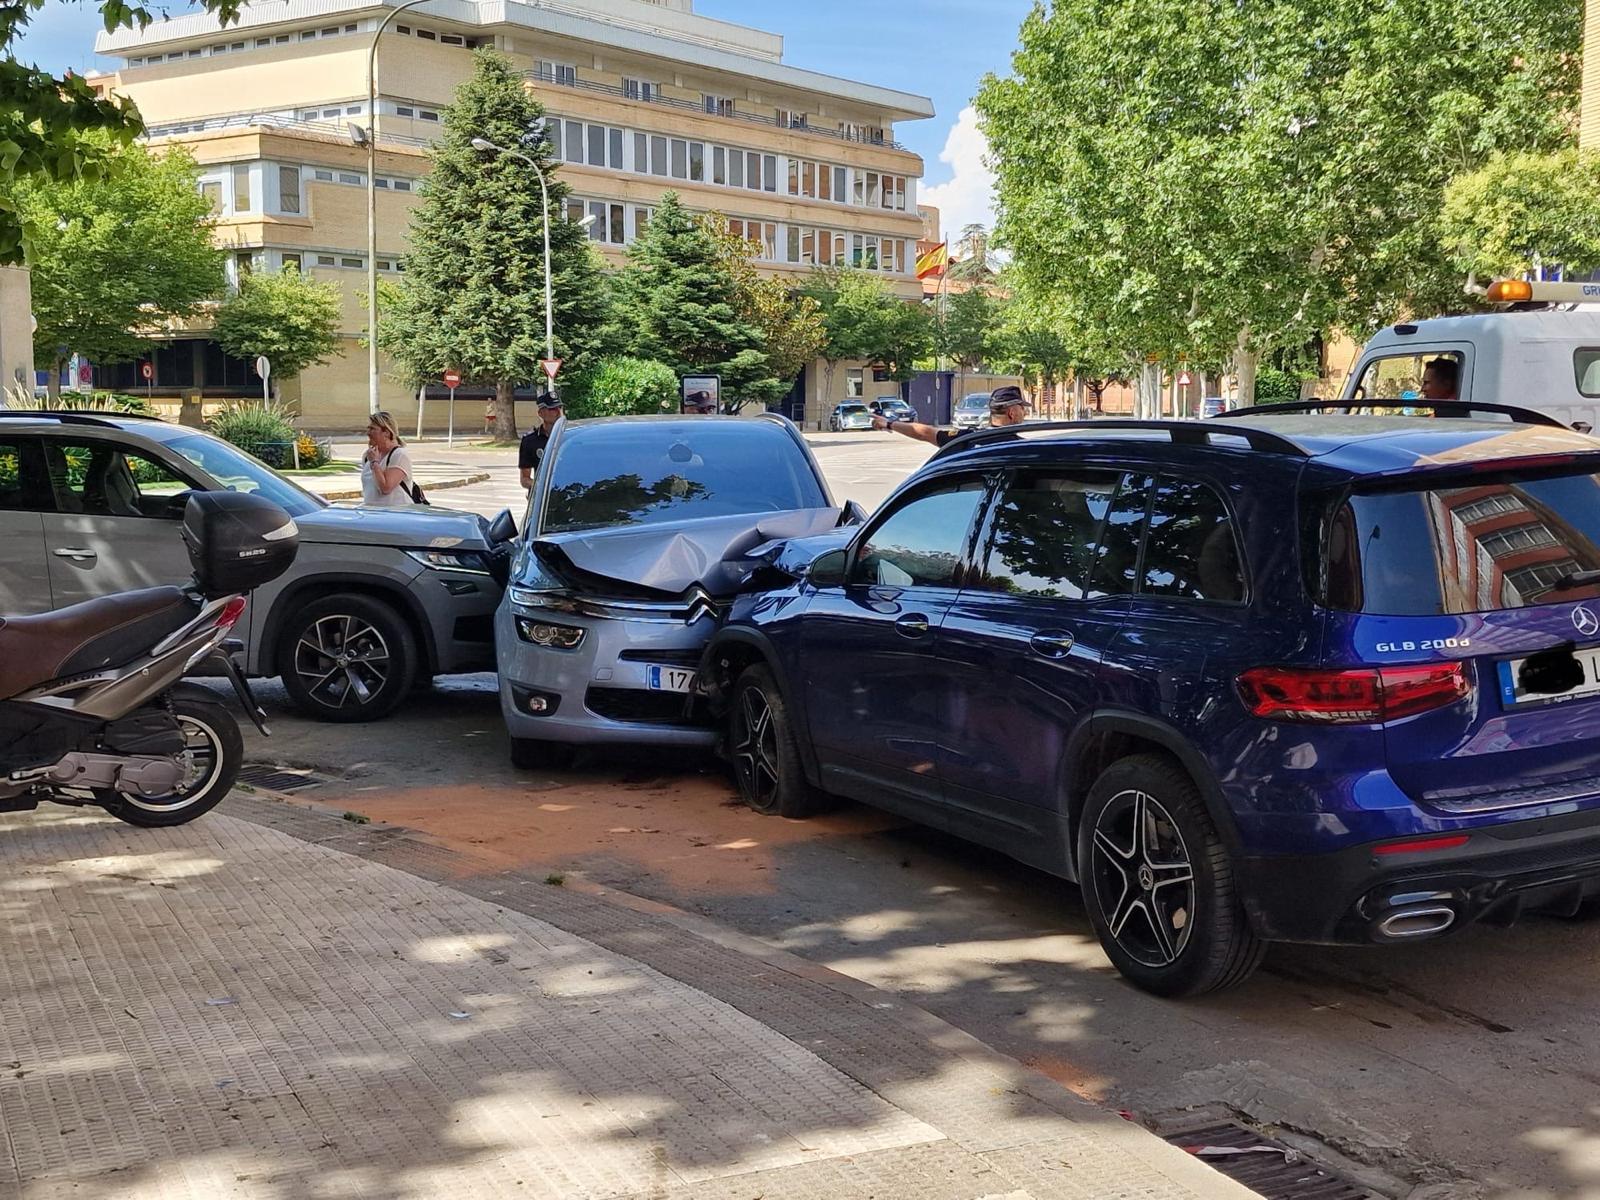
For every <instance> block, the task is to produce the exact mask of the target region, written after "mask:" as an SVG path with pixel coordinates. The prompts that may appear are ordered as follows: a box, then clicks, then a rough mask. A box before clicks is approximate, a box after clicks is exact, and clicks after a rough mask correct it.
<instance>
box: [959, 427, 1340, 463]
mask: <svg viewBox="0 0 1600 1200" xmlns="http://www.w3.org/2000/svg"><path fill="white" fill-rule="evenodd" d="M1113 429H1130V430H1137V431H1140V432H1143V433H1164V434H1166V435H1167V436H1168V437H1169V438H1171V440H1172V441H1173V442H1176V443H1178V444H1180V445H1191V446H1192V445H1206V444H1209V443H1210V441H1211V439H1212V437H1213V436H1218V435H1220V436H1222V437H1227V438H1239V439H1241V440H1243V441H1244V443H1245V444H1246V445H1247V446H1249V447H1250V449H1252V450H1259V451H1262V452H1264V453H1267V454H1292V455H1294V456H1296V457H1298V458H1307V457H1309V456H1310V452H1309V451H1308V450H1306V449H1305V447H1303V446H1299V445H1296V444H1295V443H1294V442H1292V441H1290V440H1289V439H1288V438H1286V437H1284V436H1283V435H1282V434H1281V433H1272V432H1270V431H1268V430H1265V429H1253V428H1250V427H1248V426H1247V427H1244V428H1240V429H1215V428H1211V429H1208V428H1207V427H1206V424H1205V423H1204V422H1201V421H1122V420H1111V421H1104V420H1101V421H1030V422H1027V423H1026V424H1023V425H1003V426H1000V427H998V428H990V429H979V430H974V431H973V432H972V433H964V434H962V435H961V436H960V437H957V438H954V439H952V440H951V441H949V442H947V443H945V445H944V446H943V447H942V448H941V449H940V450H939V452H938V453H937V454H935V455H934V456H933V457H934V458H935V459H937V458H942V457H944V456H945V455H947V454H961V453H964V452H966V451H967V450H971V449H973V448H974V447H976V446H979V445H983V444H987V443H989V442H1001V441H1005V440H1007V439H1008V438H1015V437H1017V436H1018V435H1019V434H1024V433H1100V432H1102V431H1106V430H1113ZM929 461H932V460H931V459H930V460H929Z"/></svg>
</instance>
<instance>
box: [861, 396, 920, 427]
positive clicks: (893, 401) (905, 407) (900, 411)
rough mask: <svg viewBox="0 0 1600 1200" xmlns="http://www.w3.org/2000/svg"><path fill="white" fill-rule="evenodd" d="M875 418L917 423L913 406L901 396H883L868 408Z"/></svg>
mask: <svg viewBox="0 0 1600 1200" xmlns="http://www.w3.org/2000/svg"><path fill="white" fill-rule="evenodd" d="M867 407H868V408H870V409H871V410H872V413H873V415H874V416H878V417H887V418H888V419H889V420H891V421H915V420H916V419H917V414H916V412H915V410H914V409H912V407H911V405H909V404H907V403H906V402H905V401H904V400H902V399H900V397H899V396H881V397H879V398H878V399H876V400H874V401H873V402H872V403H871V404H869V405H868V406H867Z"/></svg>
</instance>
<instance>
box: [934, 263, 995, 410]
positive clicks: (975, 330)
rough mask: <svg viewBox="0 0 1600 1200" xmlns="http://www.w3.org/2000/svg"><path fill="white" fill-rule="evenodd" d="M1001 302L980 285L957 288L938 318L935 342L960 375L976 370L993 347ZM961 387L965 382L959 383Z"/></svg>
mask: <svg viewBox="0 0 1600 1200" xmlns="http://www.w3.org/2000/svg"><path fill="white" fill-rule="evenodd" d="M999 318H1000V306H999V305H998V304H996V303H995V301H994V298H993V297H991V296H990V295H989V293H988V292H986V291H985V290H984V289H983V288H981V287H970V288H968V289H967V290H965V291H962V292H956V293H955V294H954V295H952V296H951V297H950V298H949V300H948V301H946V303H945V310H944V314H943V316H942V317H940V319H939V320H938V321H937V323H936V326H935V332H934V342H935V346H936V347H937V349H938V351H939V353H940V354H943V355H945V356H947V357H949V358H951V359H954V360H955V363H956V366H958V367H959V368H960V369H961V374H962V376H963V379H964V378H965V375H966V373H967V372H968V371H976V370H977V369H978V368H979V367H981V366H982V365H983V364H984V362H985V361H986V360H987V359H988V357H989V354H990V352H991V351H992V350H993V349H994V344H995V338H996V335H997V333H998V325H999ZM962 387H963V390H964V389H965V383H964V382H963V384H962Z"/></svg>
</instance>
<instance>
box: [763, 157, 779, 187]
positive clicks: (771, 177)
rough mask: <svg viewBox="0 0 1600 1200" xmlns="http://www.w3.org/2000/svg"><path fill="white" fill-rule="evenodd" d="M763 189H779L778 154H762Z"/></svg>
mask: <svg viewBox="0 0 1600 1200" xmlns="http://www.w3.org/2000/svg"><path fill="white" fill-rule="evenodd" d="M761 190H762V191H764V192H775V191H777V190H778V159H777V156H776V155H772V154H763V155H762V156H761Z"/></svg>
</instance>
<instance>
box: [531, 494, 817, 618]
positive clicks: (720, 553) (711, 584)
mask: <svg viewBox="0 0 1600 1200" xmlns="http://www.w3.org/2000/svg"><path fill="white" fill-rule="evenodd" d="M840 516H841V510H840V509H837V508H806V509H797V510H792V511H789V512H777V513H750V514H745V515H740V516H732V517H703V518H700V519H698V520H693V521H678V522H673V523H671V524H660V525H624V526H620V527H618V528H615V529H591V530H584V531H582V532H579V533H557V534H546V535H544V536H543V537H539V538H535V539H534V542H533V548H534V550H535V551H536V552H537V553H538V555H539V557H540V558H541V559H543V560H544V561H546V562H552V561H553V562H555V563H560V561H561V560H562V559H564V560H565V561H566V563H569V564H570V565H571V566H572V567H574V568H576V569H577V570H578V571H580V572H582V573H583V574H584V575H586V576H593V577H597V579H599V580H614V581H616V582H619V583H624V584H629V585H632V586H634V587H641V588H646V589H648V590H650V591H652V592H659V593H661V594H663V595H670V596H678V595H682V594H683V593H684V592H686V591H688V590H689V589H690V588H691V587H694V586H696V585H699V586H700V587H703V588H705V589H706V591H708V592H710V593H711V594H712V595H728V594H731V593H733V592H735V591H737V590H738V589H739V585H740V584H741V583H742V582H743V581H744V579H745V578H746V577H747V576H748V575H749V574H750V570H751V568H752V567H753V566H754V565H755V564H754V562H753V554H752V552H753V551H755V550H757V549H758V548H764V547H767V546H769V545H771V544H772V543H774V542H781V541H787V540H788V539H792V538H804V537H810V536H812V535H815V534H819V533H823V532H825V531H827V530H829V529H832V528H834V527H835V526H837V525H838V524H839V521H840Z"/></svg>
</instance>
